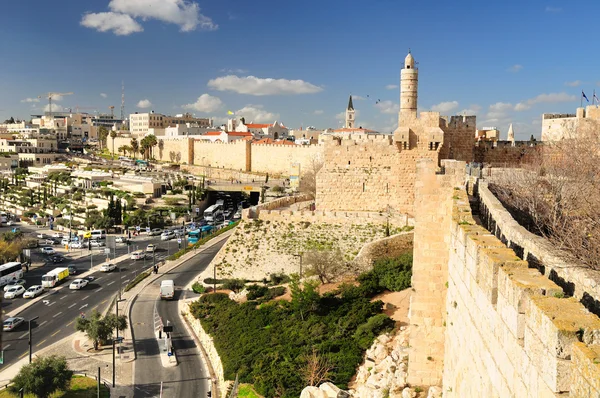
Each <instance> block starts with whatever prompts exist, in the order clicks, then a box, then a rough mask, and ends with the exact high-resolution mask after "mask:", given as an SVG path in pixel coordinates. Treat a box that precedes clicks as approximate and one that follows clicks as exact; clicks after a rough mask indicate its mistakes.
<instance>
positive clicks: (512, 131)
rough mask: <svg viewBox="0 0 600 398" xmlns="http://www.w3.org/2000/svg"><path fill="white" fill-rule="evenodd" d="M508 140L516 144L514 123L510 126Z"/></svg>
mask: <svg viewBox="0 0 600 398" xmlns="http://www.w3.org/2000/svg"><path fill="white" fill-rule="evenodd" d="M508 141H510V142H512V143H513V145H514V144H515V132H514V130H513V126H512V123H511V124H510V126H509V127H508Z"/></svg>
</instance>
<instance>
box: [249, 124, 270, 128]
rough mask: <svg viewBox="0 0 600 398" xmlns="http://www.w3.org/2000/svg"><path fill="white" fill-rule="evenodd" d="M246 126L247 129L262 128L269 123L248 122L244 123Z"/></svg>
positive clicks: (268, 125)
mask: <svg viewBox="0 0 600 398" xmlns="http://www.w3.org/2000/svg"><path fill="white" fill-rule="evenodd" d="M246 127H248V128H249V129H264V128H267V127H271V125H270V124H256V123H250V124H246Z"/></svg>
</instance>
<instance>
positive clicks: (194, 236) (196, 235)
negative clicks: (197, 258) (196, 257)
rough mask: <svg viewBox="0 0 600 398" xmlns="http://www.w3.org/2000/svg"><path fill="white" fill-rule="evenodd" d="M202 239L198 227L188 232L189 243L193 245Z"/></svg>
mask: <svg viewBox="0 0 600 398" xmlns="http://www.w3.org/2000/svg"><path fill="white" fill-rule="evenodd" d="M199 240H200V230H199V229H196V230H193V231H190V232H188V239H187V241H188V245H193V244H195V243H198V241H199Z"/></svg>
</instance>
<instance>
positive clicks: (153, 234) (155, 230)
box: [148, 228, 163, 236]
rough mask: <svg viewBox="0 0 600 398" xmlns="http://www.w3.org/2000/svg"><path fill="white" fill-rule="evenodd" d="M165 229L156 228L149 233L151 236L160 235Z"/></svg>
mask: <svg viewBox="0 0 600 398" xmlns="http://www.w3.org/2000/svg"><path fill="white" fill-rule="evenodd" d="M162 232H163V230H162V229H160V228H154V229H153V230H152V231H150V233H148V235H150V236H159V235H160V234H162Z"/></svg>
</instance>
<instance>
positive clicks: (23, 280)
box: [4, 279, 25, 292]
mask: <svg viewBox="0 0 600 398" xmlns="http://www.w3.org/2000/svg"><path fill="white" fill-rule="evenodd" d="M24 284H25V279H17V280H16V281H10V282H8V285H6V286H4V291H5V292H7V291H8V289H10V288H11V287H15V286H18V285H20V286H23V285H24Z"/></svg>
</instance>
